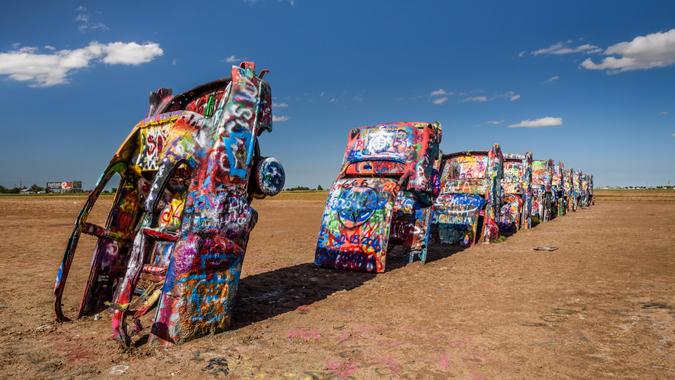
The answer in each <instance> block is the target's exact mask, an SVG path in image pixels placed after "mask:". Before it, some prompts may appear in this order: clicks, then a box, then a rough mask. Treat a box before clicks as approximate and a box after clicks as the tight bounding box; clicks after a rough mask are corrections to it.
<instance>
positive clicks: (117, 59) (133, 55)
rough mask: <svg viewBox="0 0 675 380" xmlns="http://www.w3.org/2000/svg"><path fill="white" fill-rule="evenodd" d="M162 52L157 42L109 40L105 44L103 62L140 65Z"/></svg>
mask: <svg viewBox="0 0 675 380" xmlns="http://www.w3.org/2000/svg"><path fill="white" fill-rule="evenodd" d="M163 54H164V51H163V50H162V48H160V47H159V44H156V43H154V42H149V43H146V44H143V45H141V44H137V43H136V42H111V43H109V44H108V45H106V54H105V56H104V57H103V62H104V63H107V64H109V65H140V64H142V63H148V62H150V61H152V60H153V59H155V58H156V57H159V56H161V55H163Z"/></svg>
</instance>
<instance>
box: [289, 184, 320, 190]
mask: <svg viewBox="0 0 675 380" xmlns="http://www.w3.org/2000/svg"><path fill="white" fill-rule="evenodd" d="M284 191H323V187H321V185H317V186H316V187H315V188H311V187H307V186H295V187H289V188H286V189H284Z"/></svg>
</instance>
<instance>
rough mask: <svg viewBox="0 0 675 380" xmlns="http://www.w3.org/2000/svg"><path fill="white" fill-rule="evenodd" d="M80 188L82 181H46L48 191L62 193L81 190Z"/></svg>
mask: <svg viewBox="0 0 675 380" xmlns="http://www.w3.org/2000/svg"><path fill="white" fill-rule="evenodd" d="M81 190H82V181H58V182H47V191H48V192H60V193H64V192H67V191H81Z"/></svg>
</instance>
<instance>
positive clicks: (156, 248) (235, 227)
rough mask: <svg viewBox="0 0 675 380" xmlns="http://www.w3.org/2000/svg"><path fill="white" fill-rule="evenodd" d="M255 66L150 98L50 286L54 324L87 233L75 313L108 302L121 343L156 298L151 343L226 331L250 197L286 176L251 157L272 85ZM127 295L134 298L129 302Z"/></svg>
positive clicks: (276, 187)
mask: <svg viewBox="0 0 675 380" xmlns="http://www.w3.org/2000/svg"><path fill="white" fill-rule="evenodd" d="M265 72H266V70H263V71H262V72H261V73H260V74H256V71H255V64H254V63H253V62H243V63H242V64H241V65H240V66H233V67H232V70H231V74H232V76H231V79H221V80H217V81H214V82H210V83H207V84H204V85H201V86H198V87H196V88H194V89H192V90H190V91H187V92H185V93H182V94H180V95H177V96H175V97H174V96H172V94H171V90H167V89H160V90H159V91H157V92H153V93H152V94H151V96H150V111H149V113H148V117H146V118H145V119H144V120H142V121H141V122H139V123H138V124H137V125H136V126H135V127H134V129H133V130H132V132H131V133H130V134H129V136H128V137H127V139H126V140H125V141H124V143H123V144H122V145H121V147H120V148H119V149H118V151H117V153H116V154H115V155H114V156H113V158H112V160H111V161H110V164H109V165H108V167H107V168H106V170H105V171H104V173H103V175H102V176H101V178H100V179H99V181H98V182H97V184H96V187H95V188H94V190H93V191H92V192H91V194H90V195H89V198H88V200H87V202H86V204H85V206H84V207H83V209H82V211H81V212H80V214H79V216H78V218H77V220H76V222H75V226H74V229H73V232H72V234H71V237H70V239H69V241H68V246H67V248H66V252H65V254H64V258H63V261H62V263H61V265H60V267H59V271H58V274H57V278H56V283H55V287H54V296H55V297H54V306H55V311H56V317H57V320H60V321H63V320H67V318H66V317H65V315H64V314H63V311H62V309H61V299H62V295H63V289H64V287H65V283H66V279H67V276H68V272H69V270H70V265H71V262H72V259H73V256H74V255H75V250H76V247H77V243H78V240H79V237H80V235H81V234H82V233H85V234H91V235H94V236H96V237H97V242H96V248H95V250H94V254H93V259H92V263H91V270H90V275H89V280H88V282H87V285H86V287H85V291H84V295H83V298H82V301H81V303H80V307H79V311H78V314H77V317H78V318H79V317H81V316H86V315H94V314H96V313H99V312H101V311H103V310H105V309H106V308H108V307H110V309H112V312H113V317H112V324H113V337H114V338H116V339H117V340H119V341H120V342H121V343H122V344H124V345H129V343H130V336H129V333H128V331H127V325H126V322H125V318H126V317H127V316H128V315H133V317H134V322H135V323H134V326H135V327H136V328H138V327H139V325H140V320H139V318H140V317H141V316H142V315H143V314H145V313H147V312H149V310H150V309H151V308H152V307H153V306H154V305H155V304H156V303H158V306H157V311H156V314H155V317H154V319H153V322H152V330H151V333H152V335H151V339H153V340H155V339H157V340H159V341H162V342H167V343H179V342H182V341H185V340H189V339H192V338H195V337H198V336H201V335H205V334H209V333H213V332H217V331H221V330H223V329H225V328H227V327H228V326H229V323H230V318H231V312H232V305H233V301H234V297H235V294H236V291H237V286H238V282H239V273H240V269H241V265H242V263H243V259H244V254H245V251H246V245H247V242H248V237H249V234H250V231H251V230H252V229H253V227H254V226H255V224H256V221H257V212H256V211H255V210H254V209H253V208H252V207H251V201H252V199H253V198H260V197H264V196H265V195H274V194H276V193H278V192H279V191H281V189H282V187H283V183H284V173H283V168H282V167H281V165H280V164H279V163H278V162H277V161H276V160H274V159H271V158H265V157H261V156H260V151H259V145H258V137H259V136H260V134H261V133H262V132H264V131H270V132H271V130H272V108H271V104H272V101H271V89H270V86H269V84H268V83H267V82H266V81H264V80H263V75H264V73H265ZM115 174H119V175H120V177H121V180H120V181H121V182H120V185H119V188H118V190H117V193H116V196H115V200H114V201H113V207H112V209H111V212H110V214H109V217H108V220H107V222H106V225H105V226H98V225H94V224H91V223H88V222H87V217H88V214H89V211H90V210H91V208H92V207H93V205H94V203H95V202H96V200H97V198H98V196H99V194H100V193H101V191H102V190H103V189H104V188H105V186H106V184H107V182H108V180H109V179H110V178H111V177H112V176H113V175H115ZM134 294H140V296H138V297H136V299H132V298H133V296H134Z"/></svg>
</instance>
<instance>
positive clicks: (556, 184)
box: [551, 161, 567, 216]
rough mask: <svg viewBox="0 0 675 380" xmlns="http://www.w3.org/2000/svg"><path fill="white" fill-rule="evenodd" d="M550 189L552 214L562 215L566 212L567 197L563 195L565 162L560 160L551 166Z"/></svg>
mask: <svg viewBox="0 0 675 380" xmlns="http://www.w3.org/2000/svg"><path fill="white" fill-rule="evenodd" d="M551 189H552V193H553V215H552V216H556V215H557V216H563V215H565V213H566V212H567V197H566V196H565V164H563V163H562V162H561V161H558V163H557V164H555V165H554V167H553V177H552V179H551Z"/></svg>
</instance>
